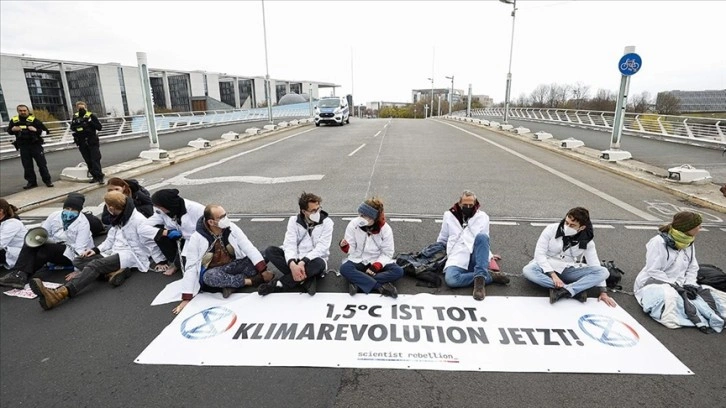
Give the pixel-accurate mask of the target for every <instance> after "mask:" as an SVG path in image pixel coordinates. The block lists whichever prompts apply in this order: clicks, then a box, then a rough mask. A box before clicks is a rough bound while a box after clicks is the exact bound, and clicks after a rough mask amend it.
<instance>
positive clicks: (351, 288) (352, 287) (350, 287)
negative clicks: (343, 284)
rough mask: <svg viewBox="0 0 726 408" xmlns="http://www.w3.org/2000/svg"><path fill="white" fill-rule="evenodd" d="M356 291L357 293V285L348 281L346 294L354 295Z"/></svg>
mask: <svg viewBox="0 0 726 408" xmlns="http://www.w3.org/2000/svg"><path fill="white" fill-rule="evenodd" d="M356 293H358V287H357V286H355V285H354V284H352V283H348V294H349V295H351V296H355V294H356Z"/></svg>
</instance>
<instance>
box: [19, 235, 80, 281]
mask: <svg viewBox="0 0 726 408" xmlns="http://www.w3.org/2000/svg"><path fill="white" fill-rule="evenodd" d="M65 250H66V246H65V245H63V244H51V243H46V244H44V245H41V246H39V247H36V248H31V247H29V246H27V245H23V248H22V249H21V250H20V254H19V255H18V261H17V262H16V263H15V269H17V270H19V271H22V272H25V273H26V274H28V278H32V277H33V275H34V274H35V272H37V271H38V270H40V269H41V268H43V266H44V265H45V264H46V263H48V262H53V263H54V264H56V265H63V266H71V265H73V261H72V260H70V259H68V258H66V257H65V255H63V252H64V251H65Z"/></svg>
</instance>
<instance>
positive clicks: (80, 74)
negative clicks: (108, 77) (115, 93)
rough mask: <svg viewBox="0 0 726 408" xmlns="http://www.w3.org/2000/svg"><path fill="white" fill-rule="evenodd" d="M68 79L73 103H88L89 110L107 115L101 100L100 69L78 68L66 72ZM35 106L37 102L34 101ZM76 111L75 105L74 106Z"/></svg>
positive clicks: (99, 114)
mask: <svg viewBox="0 0 726 408" xmlns="http://www.w3.org/2000/svg"><path fill="white" fill-rule="evenodd" d="M66 78H67V79H68V92H69V93H70V95H71V101H72V102H71V103H73V104H74V105H75V103H76V102H78V101H83V102H85V103H86V107H87V108H88V110H89V111H91V112H95V113H96V114H97V115H98V116H106V112H105V110H104V106H103V101H102V100H101V86H100V83H99V80H98V69H97V68H96V67H90V68H84V69H78V70H75V71H68V72H66ZM33 106H35V103H33ZM73 110H74V111H75V106H73Z"/></svg>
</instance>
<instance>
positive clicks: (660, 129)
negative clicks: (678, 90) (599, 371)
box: [452, 108, 726, 147]
mask: <svg viewBox="0 0 726 408" xmlns="http://www.w3.org/2000/svg"><path fill="white" fill-rule="evenodd" d="M471 114H472V116H484V117H500V118H501V117H503V116H504V108H487V109H472V111H471ZM452 115H453V116H465V115H466V112H465V111H458V112H454V113H452ZM509 117H510V118H512V119H520V120H527V121H532V122H545V123H557V124H564V125H576V126H582V127H586V128H591V129H600V130H612V128H613V122H614V120H615V113H614V112H605V111H590V110H575V109H547V108H510V110H509ZM623 131H624V132H627V133H628V134H633V135H640V136H649V137H661V138H666V139H667V138H670V139H677V140H679V141H683V142H698V143H702V144H704V143H705V144H709V145H718V146H722V147H726V119H718V118H700V117H695V116H672V115H658V114H653V113H626V114H625V118H624V120H623Z"/></svg>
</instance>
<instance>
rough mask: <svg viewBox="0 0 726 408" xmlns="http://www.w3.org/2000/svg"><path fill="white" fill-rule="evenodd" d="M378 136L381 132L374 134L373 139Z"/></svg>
mask: <svg viewBox="0 0 726 408" xmlns="http://www.w3.org/2000/svg"><path fill="white" fill-rule="evenodd" d="M380 134H381V131H380V130H379V131H378V133H376V134H375V135H373V137H378V135H380Z"/></svg>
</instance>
